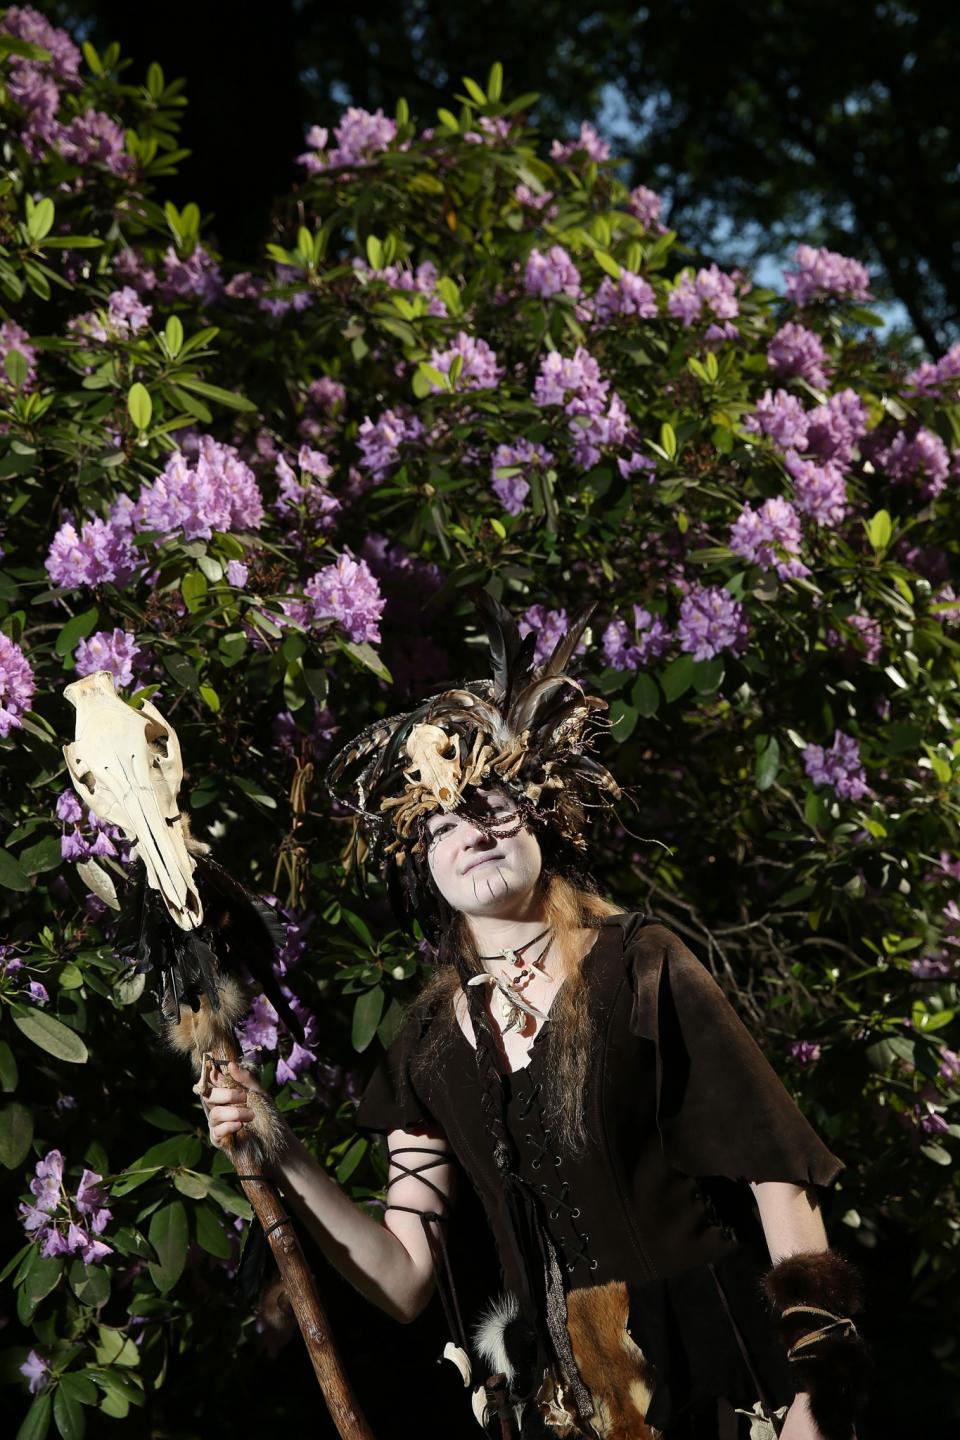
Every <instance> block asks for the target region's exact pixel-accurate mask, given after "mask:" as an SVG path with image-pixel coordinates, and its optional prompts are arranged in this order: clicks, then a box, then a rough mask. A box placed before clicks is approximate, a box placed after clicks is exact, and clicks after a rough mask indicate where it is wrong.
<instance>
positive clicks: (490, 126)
mask: <svg viewBox="0 0 960 1440" xmlns="http://www.w3.org/2000/svg"><path fill="white" fill-rule="evenodd" d="M477 124H478V125H479V126H480V129H479V130H465V131H464V132H463V138H464V140H465V141H466V143H467V144H468V145H502V144H503V142H504V141H505V140H506V139H508V137H509V135H510V130H511V123H510V117H509V116H508V115H481V116H480V119H479V120H478V121H477Z"/></svg>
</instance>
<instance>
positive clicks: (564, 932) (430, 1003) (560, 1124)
mask: <svg viewBox="0 0 960 1440" xmlns="http://www.w3.org/2000/svg"><path fill="white" fill-rule="evenodd" d="M541 884H542V887H543V912H544V924H545V925H548V926H549V927H550V929H551V930H552V932H553V933H552V940H551V945H550V954H551V956H553V958H554V964H553V965H552V966H551V969H552V971H553V973H554V975H555V976H556V978H557V979H558V980H559V979H560V977H565V978H564V981H563V984H562V985H560V986H559V988H558V990H557V993H556V995H555V996H554V998H553V1003H552V1005H551V1006H550V1027H549V1032H548V1035H547V1039H546V1043H547V1044H548V1046H549V1048H550V1056H549V1063H548V1064H547V1065H546V1066H545V1067H544V1075H545V1077H546V1083H545V1086H544V1111H545V1114H546V1116H547V1120H548V1123H549V1124H550V1125H551V1126H552V1127H553V1130H554V1133H555V1134H556V1136H557V1138H558V1140H559V1141H560V1143H561V1144H562V1145H563V1146H565V1147H566V1148H567V1149H568V1150H569V1151H571V1152H572V1153H576V1152H577V1151H579V1150H581V1149H582V1148H583V1146H584V1144H585V1142H586V1107H585V1089H586V1080H587V1074H588V1070H589V1065H590V1048H591V1043H592V1040H593V1020H592V1017H591V1015H590V1012H589V1008H588V1006H587V996H586V982H585V980H584V977H583V969H582V965H581V960H582V943H581V939H580V935H579V934H578V932H579V931H580V930H583V929H596V928H597V927H598V925H599V922H600V921H601V920H602V919H603V917H604V916H606V915H622V914H623V913H624V909H623V906H622V905H615V904H614V903H613V902H612V901H610V900H605V899H604V898H603V897H602V896H601V895H595V894H593V893H591V892H590V891H589V890H584V889H581V888H580V887H579V886H577V885H574V884H572V883H571V882H570V881H569V880H567V879H565V878H564V877H563V876H561V875H556V874H551V875H546V876H544V877H542V880H541ZM448 939H449V941H450V942H452V944H453V945H454V946H455V947H456V949H457V951H458V952H459V957H460V959H461V961H462V962H464V964H465V968H466V969H467V971H469V972H471V973H473V974H481V973H482V971H483V965H482V964H481V962H480V959H479V956H478V952H477V947H476V945H475V943H474V940H473V936H472V934H471V931H470V926H469V924H468V923H467V917H466V916H465V915H463V914H462V913H460V912H458V913H457V914H455V916H454V918H453V920H452V921H451V924H450V928H449V933H448ZM460 988H461V981H460V973H459V971H458V967H457V965H456V964H455V963H451V964H446V965H444V966H443V967H442V968H441V969H440V970H438V971H437V973H436V974H435V975H434V976H432V978H431V979H430V980H428V981H427V984H426V985H425V986H424V988H423V989H422V990H421V992H420V994H419V995H418V996H417V997H416V999H415V1000H414V1001H413V1004H412V1005H411V1012H412V1013H416V1012H419V1013H420V1014H421V1015H422V1017H423V1018H424V1019H426V1018H427V1017H428V1016H429V1017H430V1018H432V1020H433V1024H432V1025H431V1026H430V1028H429V1030H428V1031H427V1032H426V1037H425V1041H424V1044H423V1045H422V1046H421V1048H420V1050H419V1052H418V1054H417V1056H416V1059H415V1061H414V1069H415V1071H416V1073H417V1074H418V1075H420V1076H422V1077H424V1078H426V1077H427V1076H428V1075H429V1074H430V1073H431V1072H432V1071H436V1069H437V1067H438V1065H439V1062H440V1057H441V1055H442V1053H443V1051H444V1049H445V1048H446V1046H447V1045H448V1044H450V1042H451V1041H452V1040H454V1039H455V1038H456V1030H457V1028H458V1021H457V1016H456V1009H455V1004H456V1000H457V995H458V993H459V991H460Z"/></svg>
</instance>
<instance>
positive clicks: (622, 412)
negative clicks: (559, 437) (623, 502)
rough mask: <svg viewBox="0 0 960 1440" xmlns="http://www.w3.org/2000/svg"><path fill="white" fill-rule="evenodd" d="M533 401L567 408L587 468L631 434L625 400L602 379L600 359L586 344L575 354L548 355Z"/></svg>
mask: <svg viewBox="0 0 960 1440" xmlns="http://www.w3.org/2000/svg"><path fill="white" fill-rule="evenodd" d="M608 397H609V398H608ZM533 400H534V404H536V405H539V406H541V407H548V406H552V405H561V406H562V407H563V410H564V413H565V414H566V415H567V416H568V417H569V421H570V424H569V430H570V436H571V439H572V441H573V454H574V459H575V460H576V462H577V464H578V465H582V466H583V467H585V468H587V467H589V466H591V465H595V464H596V463H597V461H598V460H599V459H600V455H601V452H602V450H603V449H604V448H605V447H608V446H617V445H622V444H623V442H624V441H625V440H626V439H627V436H628V434H629V431H630V419H629V416H628V414H627V411H626V407H625V406H624V404H623V401H622V400H621V399H620V396H619V395H618V394H617V393H616V391H614V392H613V394H610V382H609V380H603V379H602V378H601V376H600V367H599V366H598V364H597V362H596V360H594V358H593V356H592V355H590V354H589V352H588V351H587V350H585V349H584V348H583V346H582V345H578V346H577V349H576V351H575V352H574V354H573V355H572V356H568V355H561V354H560V353H559V351H557V350H551V351H548V352H547V354H546V355H544V357H543V359H542V360H541V362H540V369H539V371H538V374H537V378H536V381H535V383H534V390H533Z"/></svg>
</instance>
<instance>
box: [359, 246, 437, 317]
mask: <svg viewBox="0 0 960 1440" xmlns="http://www.w3.org/2000/svg"><path fill="white" fill-rule="evenodd" d="M353 271H354V274H355V275H356V276H357V277H358V279H359V280H361V281H362V282H363V283H367V282H368V281H370V280H382V281H383V283H384V284H385V285H389V286H390V289H391V290H406V291H408V292H410V293H412V294H416V295H428V296H429V297H430V304H429V306H428V307H427V314H428V315H434V316H437V317H439V318H440V319H444V318H445V317H446V315H447V307H446V304H445V303H444V301H443V300H442V299H441V298H440V296H439V295H438V294H437V281H438V280H439V278H440V275H439V272H438V270H437V267H436V265H434V263H433V261H432V260H423V261H421V263H420V264H419V265H418V266H417V268H416V269H415V270H411V269H409V268H408V267H407V266H405V265H397V264H391V265H382V266H381V267H380V268H379V269H375V268H374V267H373V266H372V265H368V264H367V262H366V260H362V259H361V258H360V256H359V255H358V256H357V257H356V258H355V259H354V261H353Z"/></svg>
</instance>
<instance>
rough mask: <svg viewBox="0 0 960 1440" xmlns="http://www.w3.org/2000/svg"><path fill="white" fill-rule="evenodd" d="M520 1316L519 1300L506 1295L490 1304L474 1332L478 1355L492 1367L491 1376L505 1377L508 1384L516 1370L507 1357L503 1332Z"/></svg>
mask: <svg viewBox="0 0 960 1440" xmlns="http://www.w3.org/2000/svg"><path fill="white" fill-rule="evenodd" d="M519 1315H520V1302H519V1300H518V1299H517V1297H516V1296H515V1295H511V1294H509V1293H505V1294H503V1295H501V1296H500V1297H499V1298H498V1299H496V1300H492V1301H491V1302H490V1305H489V1306H488V1307H487V1309H486V1310H485V1311H484V1312H483V1314H482V1315H481V1316H480V1319H479V1320H478V1321H477V1324H476V1326H475V1327H474V1331H473V1343H474V1346H475V1347H476V1350H477V1354H478V1355H479V1356H480V1357H481V1359H483V1360H485V1361H486V1363H487V1364H488V1365H489V1366H490V1371H491V1374H495V1375H505V1376H506V1378H507V1382H508V1383H509V1382H510V1381H511V1380H512V1379H513V1376H514V1369H513V1366H512V1365H511V1364H510V1360H509V1358H508V1356H507V1347H506V1345H505V1344H504V1339H503V1332H504V1331H505V1330H506V1328H507V1326H508V1325H509V1324H510V1322H511V1320H516V1319H518V1318H519Z"/></svg>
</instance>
